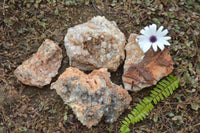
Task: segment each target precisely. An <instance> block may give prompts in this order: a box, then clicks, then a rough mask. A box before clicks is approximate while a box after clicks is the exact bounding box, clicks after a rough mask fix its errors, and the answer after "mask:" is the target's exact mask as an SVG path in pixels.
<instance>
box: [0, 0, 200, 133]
mask: <svg viewBox="0 0 200 133" xmlns="http://www.w3.org/2000/svg"><path fill="white" fill-rule="evenodd" d="M97 15H101V16H105V17H106V18H107V19H108V20H111V21H115V22H116V23H117V25H118V27H119V29H120V30H121V31H122V32H123V33H124V34H125V35H126V38H127V39H128V37H129V35H130V33H137V34H139V31H140V30H141V29H142V28H143V27H145V26H147V25H149V24H152V23H156V24H157V25H158V26H161V25H163V26H164V27H165V28H167V29H168V30H169V34H168V35H169V36H171V37H172V39H171V40H170V43H171V46H170V47H168V49H169V50H170V54H171V55H172V58H173V60H174V71H173V72H172V74H173V75H175V76H176V77H179V78H180V79H181V81H180V87H179V88H178V89H177V90H176V91H175V92H174V94H173V95H171V96H170V97H169V98H167V99H165V100H163V101H162V102H160V103H158V105H156V107H155V108H154V109H153V111H152V112H150V115H149V116H148V118H147V119H145V120H143V121H142V122H139V123H137V124H135V125H132V126H131V127H130V128H131V132H133V133H198V132H200V109H199V108H200V80H199V79H200V1H199V0H187V1H186V0H175V1H171V0H163V1H162V2H161V1H159V0H141V1H138V0H137V1H131V0H123V1H117V0H113V1H111V0H104V1H103V2H102V1H95V0H92V1H88V0H86V1H83V0H79V1H78V0H77V1H76V0H71V1H70V0H67V1H64V0H63V1H62V0H57V1H56V0H47V1H42V0H35V1H34V0H25V1H23V0H2V1H0V33H1V34H0V132H3V133H4V132H5V133H6V132H8V133H10V132H28V133H40V132H44V133H47V132H49V133H53V132H56V133H60V132H61V133H62V132H63V133H64V132H66V133H71V132H72V133H118V132H119V129H120V126H121V121H122V120H124V117H125V116H127V114H128V113H130V111H131V110H132V109H133V108H134V107H135V105H136V104H137V103H138V102H140V101H141V100H142V99H143V98H144V97H145V96H148V95H149V92H150V90H151V89H152V87H148V88H145V89H143V90H142V91H140V92H137V93H133V92H130V94H131V96H132V99H133V100H132V102H131V106H130V108H129V109H127V110H125V112H124V113H123V114H122V115H121V116H120V117H119V118H118V121H116V122H114V123H112V124H108V123H105V122H104V121H103V120H102V121H101V122H100V123H99V124H98V125H97V126H94V127H92V128H91V129H88V128H87V127H85V126H83V125H82V124H81V123H80V122H79V121H78V120H77V118H76V116H75V115H74V114H73V112H72V110H71V109H70V108H69V107H68V106H67V105H65V104H64V103H63V101H62V99H61V98H60V97H59V96H58V95H57V94H56V91H55V90H50V89H49V87H50V85H47V86H45V87H44V88H42V89H39V88H37V87H31V86H26V85H23V84H22V83H21V82H19V81H18V80H17V78H16V77H15V75H14V74H13V71H14V70H15V69H16V68H17V66H19V65H20V64H21V63H22V62H23V61H25V60H26V59H28V58H29V57H31V55H32V54H33V53H35V52H36V51H37V49H38V47H39V46H40V45H41V44H42V42H43V41H44V40H45V39H46V38H48V39H51V40H53V41H55V42H58V43H59V46H60V47H61V48H62V49H63V56H64V59H63V61H62V67H61V68H60V70H59V74H61V73H62V72H63V71H64V70H65V68H66V67H69V62H68V57H67V55H66V52H65V48H64V41H63V39H64V36H65V34H66V33H67V29H68V28H69V27H73V26H75V25H77V24H81V23H84V22H86V21H88V20H89V19H91V18H92V17H94V16H97ZM122 73H123V65H121V66H120V67H119V69H118V70H117V71H116V72H114V73H112V74H111V76H112V77H111V79H112V81H113V82H114V83H116V84H118V85H121V84H122V79H121V75H122ZM57 77H58V76H57ZM57 77H55V78H54V79H53V81H52V82H54V81H55V80H56V79H57Z"/></svg>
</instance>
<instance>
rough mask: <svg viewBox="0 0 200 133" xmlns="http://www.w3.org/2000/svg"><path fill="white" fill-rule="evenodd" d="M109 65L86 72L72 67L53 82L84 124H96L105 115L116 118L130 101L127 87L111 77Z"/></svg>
mask: <svg viewBox="0 0 200 133" xmlns="http://www.w3.org/2000/svg"><path fill="white" fill-rule="evenodd" d="M109 77H110V73H109V72H107V69H106V68H101V69H99V70H94V71H93V72H92V73H90V74H88V75H87V74H85V73H83V72H82V71H80V70H79V69H77V68H73V67H69V68H67V69H66V70H65V72H64V73H63V74H62V75H60V77H59V78H58V80H57V81H56V82H54V83H52V85H51V89H56V92H57V93H58V94H59V95H60V96H61V98H62V99H63V100H64V103H65V104H67V105H69V106H70V107H71V108H72V110H73V112H74V113H75V114H76V116H77V118H78V119H79V120H80V121H81V123H82V124H83V125H86V126H87V127H89V128H90V127H92V126H94V125H97V124H98V122H99V121H100V120H101V118H102V117H103V116H105V120H106V122H110V123H112V122H114V121H116V120H117V118H118V117H119V115H120V114H121V113H122V112H123V111H124V109H125V108H127V107H128V106H129V104H130V101H131V97H130V95H129V94H128V92H127V90H125V89H123V88H121V87H120V86H118V85H116V84H113V83H112V82H111V81H110V78H109Z"/></svg>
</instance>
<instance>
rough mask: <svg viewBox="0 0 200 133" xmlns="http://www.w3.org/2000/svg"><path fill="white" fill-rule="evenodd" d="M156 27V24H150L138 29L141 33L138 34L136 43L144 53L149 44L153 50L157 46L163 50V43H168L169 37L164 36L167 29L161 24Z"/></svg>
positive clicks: (155, 49)
mask: <svg viewBox="0 0 200 133" xmlns="http://www.w3.org/2000/svg"><path fill="white" fill-rule="evenodd" d="M156 28H157V26H156V25H155V24H152V25H149V26H146V27H145V28H144V29H142V30H141V31H140V33H141V34H143V35H139V36H138V43H139V46H140V48H141V49H142V51H143V52H144V53H146V52H147V51H148V50H149V49H150V48H151V46H152V47H153V50H154V51H157V46H158V47H159V48H160V49H161V50H164V48H165V47H164V45H170V44H169V42H168V40H169V39H171V37H169V36H165V35H167V33H168V30H167V29H165V30H163V26H161V27H160V28H159V29H158V30H156Z"/></svg>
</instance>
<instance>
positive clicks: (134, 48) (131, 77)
mask: <svg viewBox="0 0 200 133" xmlns="http://www.w3.org/2000/svg"><path fill="white" fill-rule="evenodd" d="M136 37H137V35H136V34H131V35H130V37H129V41H128V44H127V46H126V48H125V49H126V52H127V57H126V60H125V64H124V74H123V76H122V78H123V83H124V87H125V89H126V90H131V91H139V90H141V89H143V88H145V87H148V86H151V85H155V84H156V83H157V81H159V80H160V79H161V78H162V77H164V76H167V75H168V74H170V73H171V72H172V70H173V60H172V58H171V56H170V54H169V51H168V50H167V49H165V50H164V51H158V52H154V51H153V49H152V48H151V49H150V50H149V51H148V52H146V53H145V55H144V54H143V52H142V50H141V49H140V47H139V45H138V43H137V42H136V41H135V38H136Z"/></svg>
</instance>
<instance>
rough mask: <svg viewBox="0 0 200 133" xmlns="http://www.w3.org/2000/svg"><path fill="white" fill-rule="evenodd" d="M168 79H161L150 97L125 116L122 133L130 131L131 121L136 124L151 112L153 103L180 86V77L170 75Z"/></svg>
mask: <svg viewBox="0 0 200 133" xmlns="http://www.w3.org/2000/svg"><path fill="white" fill-rule="evenodd" d="M166 78H167V80H165V79H163V80H162V81H160V82H159V83H158V84H157V85H156V87H155V88H154V89H153V90H152V91H151V94H150V97H145V98H144V99H143V100H142V101H141V102H140V103H139V104H137V105H136V107H135V109H133V110H132V111H131V113H130V114H128V116H127V117H125V120H124V121H122V126H121V128H120V131H121V132H122V133H129V132H130V129H129V125H130V123H132V124H135V123H137V122H140V121H142V120H143V119H145V118H146V117H147V116H148V115H149V112H150V111H151V110H152V109H153V108H154V106H153V104H152V101H153V103H154V104H155V105H156V104H157V103H158V102H160V101H161V100H163V99H164V98H167V97H168V96H169V95H171V94H172V93H173V91H174V90H175V89H176V88H178V84H179V78H178V79H177V78H176V77H174V76H172V75H169V76H168V77H166Z"/></svg>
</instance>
